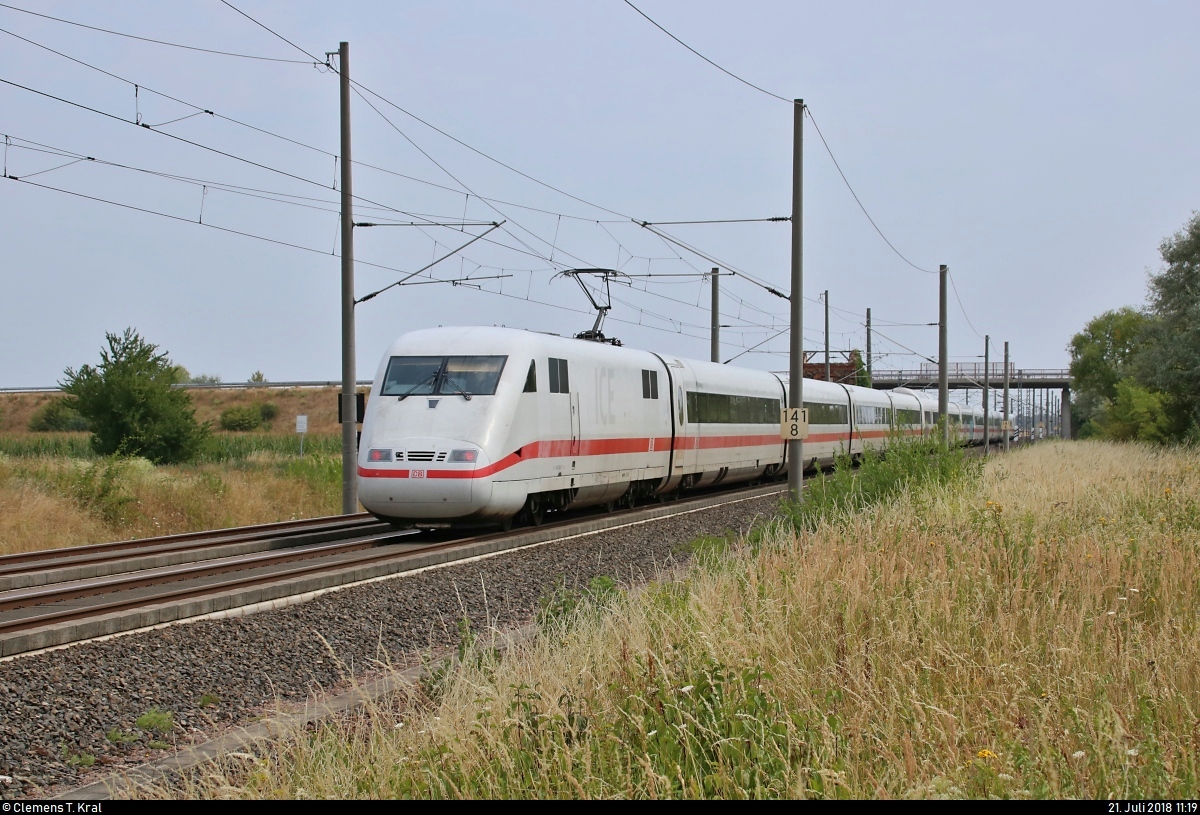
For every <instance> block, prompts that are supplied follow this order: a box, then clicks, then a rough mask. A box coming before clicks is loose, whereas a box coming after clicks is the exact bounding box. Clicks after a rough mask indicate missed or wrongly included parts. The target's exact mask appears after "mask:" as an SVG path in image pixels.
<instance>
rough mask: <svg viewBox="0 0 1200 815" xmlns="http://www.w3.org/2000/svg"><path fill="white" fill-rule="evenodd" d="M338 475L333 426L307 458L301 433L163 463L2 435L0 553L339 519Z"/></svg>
mask: <svg viewBox="0 0 1200 815" xmlns="http://www.w3.org/2000/svg"><path fill="white" fill-rule="evenodd" d="M335 418H336V416H335ZM335 427H336V425H335ZM341 478H342V462H341V436H340V434H331V433H328V432H326V433H309V434H308V435H307V437H306V439H305V444H304V458H303V459H301V458H300V457H299V442H298V439H297V437H296V435H295V434H294V433H292V434H289V435H285V434H281V433H217V434H215V435H214V437H213V438H212V439H211V440H210V442H209V445H208V447H207V448H206V452H205V454H204V456H203V457H202V458H201V460H200V461H198V462H197V463H195V464H188V465H173V466H159V467H155V466H153V465H151V464H150V463H149V462H147V461H145V460H143V459H134V460H132V461H110V460H108V459H100V458H96V457H95V456H94V455H93V454H92V452H91V449H90V447H89V446H88V434H87V433H17V434H4V435H0V554H8V553H11V552H24V551H32V550H38V549H50V548H55V547H60V546H78V545H81V544H87V543H100V542H103V541H110V540H122V539H127V538H144V537H152V536H155V535H169V534H175V533H179V532H193V531H198V530H203V529H218V528H222V527H229V526H245V525H248V524H258V523H268V522H272V521H285V520H291V519H293V518H311V517H316V516H319V515H335V514H337V513H339V512H340V511H341Z"/></svg>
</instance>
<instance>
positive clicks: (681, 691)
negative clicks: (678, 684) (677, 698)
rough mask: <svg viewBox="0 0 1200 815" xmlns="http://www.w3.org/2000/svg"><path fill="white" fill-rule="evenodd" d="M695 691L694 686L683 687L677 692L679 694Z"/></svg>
mask: <svg viewBox="0 0 1200 815" xmlns="http://www.w3.org/2000/svg"><path fill="white" fill-rule="evenodd" d="M695 689H696V686H695V685H684V686H683V687H682V688H680V689H679V692H680V693H691V692H692V691H693V690H695Z"/></svg>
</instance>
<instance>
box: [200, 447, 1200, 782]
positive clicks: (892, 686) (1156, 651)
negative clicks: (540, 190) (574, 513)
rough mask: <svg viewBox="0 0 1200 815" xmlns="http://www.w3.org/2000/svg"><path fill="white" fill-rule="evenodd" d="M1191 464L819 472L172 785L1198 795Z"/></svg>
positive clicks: (1161, 457)
mask: <svg viewBox="0 0 1200 815" xmlns="http://www.w3.org/2000/svg"><path fill="white" fill-rule="evenodd" d="M1196 464H1197V456H1196V455H1195V454H1194V453H1192V452H1189V451H1163V450H1150V449H1147V448H1143V447H1138V446H1132V445H1123V446H1114V445H1106V444H1102V443H1098V442H1083V443H1045V444H1042V445H1039V446H1036V447H1034V448H1031V449H1027V450H1023V451H1020V452H1017V453H1014V454H1013V455H1011V456H1009V457H1006V458H1000V459H993V460H991V462H990V463H989V464H988V465H987V467H986V470H985V471H984V473H983V474H982V475H977V476H972V475H971V474H970V466H969V465H961V464H958V465H952V466H951V467H950V468H949V469H948V470H946V471H944V472H942V473H940V474H934V475H935V476H937V477H934V478H929V479H926V484H925V485H924V486H920V487H916V488H912V489H909V490H907V491H904V492H902V493H901V494H899V495H893V497H890V498H887V497H885V498H883V500H877V501H876V500H872V496H871V495H870V494H863V493H862V492H861V491H860V492H859V493H858V498H851V499H849V500H845V499H844V498H843V496H845V495H846V494H847V493H846V492H845V491H843V490H841V489H840V488H838V487H837V485H836V484H833V483H831V484H830V485H829V486H830V487H832V489H830V490H828V491H827V492H826V494H825V497H824V499H823V500H821V501H811V502H810V506H819V507H820V508H817V509H812V510H808V511H807V512H808V514H807V515H806V516H804V517H800V518H793V519H791V521H776V522H774V523H773V524H772V525H770V526H769V527H768V528H766V529H765V530H763V531H761V532H760V533H759V534H757V535H755V536H753V537H752V538H751V539H750V540H740V541H730V542H728V544H725V543H722V542H720V541H708V542H707V543H706V544H705V545H704V546H702V547H700V550H699V556H698V557H696V558H695V559H694V560H693V562H692V565H691V567H690V569H689V571H688V572H687V574H686V575H684V576H682V577H681V578H676V579H666V580H664V582H661V583H658V584H654V585H651V586H649V587H648V588H646V589H644V590H640V591H636V592H631V593H628V594H625V593H620V592H616V591H615V590H613V589H611V588H608V589H607V590H601V591H598V592H596V594H595V596H594V597H593V598H592V599H591V600H587V599H585V600H584V601H583V602H582V603H581V604H580V605H579V606H578V607H577V609H576V610H575V611H574V612H573V613H570V614H568V615H566V617H561V616H560V617H557V618H555V619H551V620H548V621H546V622H544V623H543V627H542V630H541V634H540V635H539V636H537V637H535V638H534V639H532V640H527V641H522V642H519V643H517V644H515V645H513V646H512V647H511V649H510V650H509V651H508V652H507V653H506V655H505V656H504V657H503V658H496V657H495V656H494V655H493V652H492V651H491V650H490V646H491V643H490V642H489V643H476V645H475V646H474V647H471V648H468V649H467V650H466V654H467V659H465V660H464V661H463V662H461V663H460V664H459V666H458V667H457V668H456V669H455V670H454V671H452V672H451V673H450V674H449V675H448V676H446V677H444V678H442V679H441V681H440V682H439V683H437V684H435V685H429V684H427V685H426V686H425V688H424V689H423V691H416V692H414V693H413V695H412V696H410V697H408V698H396V699H394V700H390V701H388V702H387V703H385V704H382V705H379V706H376V707H374V708H372V709H370V710H367V711H365V712H363V713H362V714H361V715H358V716H356V717H352V718H349V719H343V720H340V721H336V722H330V723H327V724H326V725H324V726H322V727H319V728H318V729H317V730H316V731H315V732H310V733H300V734H293V735H292V736H290V737H286V738H283V739H281V740H280V741H278V742H275V743H272V744H268V745H264V747H263V749H262V757H260V758H257V759H251V757H249V756H248V755H246V754H238V755H235V756H232V757H228V758H225V759H223V760H222V761H221V762H219V763H218V764H216V765H214V766H211V767H209V768H207V769H206V771H205V775H204V776H203V778H201V779H200V780H199V781H196V782H194V784H195V785H194V786H192V787H190V788H189V789H188V790H187V794H189V795H192V796H206V797H252V798H257V797H335V798H344V797H392V796H415V797H460V796H465V797H526V796H530V797H559V796H561V797H574V796H579V797H610V796H611V797H629V798H634V797H681V796H682V797H740V796H750V797H775V796H788V797H896V798H898V797H945V796H949V797H960V796H961V797H986V796H1000V797H1015V798H1025V797H1073V796H1079V797H1089V798H1090V797H1101V798H1103V797H1118V798H1140V797H1152V798H1170V797H1176V796H1178V797H1183V798H1195V797H1196V796H1197V795H1198V794H1200V783H1198V779H1197V771H1198V769H1200V768H1198V766H1197V762H1198V761H1200V758H1198V757H1200V750H1198V749H1197V748H1198V747H1200V744H1198V743H1197V742H1198V741H1200V719H1198V714H1200V711H1198V710H1197V706H1198V705H1200V702H1198V701H1197V700H1200V638H1198V637H1197V630H1196V628H1197V621H1198V615H1197V612H1198V604H1197V600H1198V597H1200V560H1198V555H1200V549H1198V547H1197V543H1198V536H1197V524H1198V522H1200V504H1198V503H1197V501H1198V499H1200V473H1198V472H1197V471H1196V469H1195V467H1196ZM893 475H895V473H894V471H893V473H892V475H889V473H888V471H887V470H886V468H884V469H881V470H877V471H876V474H875V475H874V476H872V479H873V480H864V481H862V482H860V483H861V484H862V485H863V487H861V488H859V489H860V490H861V489H866V490H867V491H868V493H869V492H870V491H871V490H875V491H876V492H877V493H880V494H882V493H887V492H888V491H889V489H890V487H892V486H895V483H894V479H893V478H892V476H893ZM872 485H873V486H872ZM843 486H845V485H843ZM838 503H841V504H842V509H841V510H839V509H838V508H837V506H836V505H837V504H838ZM570 605H571V604H570V603H566V604H563V603H561V602H560V603H557V604H555V606H554V607H555V608H560V609H561V608H563V607H564V606H570ZM485 646H486V647H485Z"/></svg>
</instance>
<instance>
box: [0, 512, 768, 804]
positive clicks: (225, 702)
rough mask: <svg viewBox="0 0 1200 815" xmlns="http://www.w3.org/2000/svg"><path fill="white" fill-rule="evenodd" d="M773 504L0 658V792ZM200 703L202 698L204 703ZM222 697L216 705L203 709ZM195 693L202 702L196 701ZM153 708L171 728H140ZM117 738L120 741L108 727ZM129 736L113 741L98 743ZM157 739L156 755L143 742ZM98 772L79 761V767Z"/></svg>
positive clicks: (721, 529)
mask: <svg viewBox="0 0 1200 815" xmlns="http://www.w3.org/2000/svg"><path fill="white" fill-rule="evenodd" d="M778 504H779V496H778V495H770V496H765V497H761V498H755V499H752V500H746V501H741V502H739V503H734V504H726V505H723V506H718V507H712V508H709V509H704V510H699V511H696V512H691V513H687V514H683V515H675V516H670V517H667V518H662V519H659V520H655V521H649V522H646V523H642V524H637V525H635V526H629V527H623V528H619V529H611V530H606V531H603V532H597V533H594V534H589V535H585V536H581V537H577V538H572V539H569V540H565V541H557V542H553V543H547V544H544V545H540V546H536V547H533V548H529V549H524V550H520V551H516V552H511V553H503V554H498V555H496V556H494V557H490V558H486V559H483V560H479V561H476V562H472V563H466V564H460V565H450V566H446V567H443V568H438V569H433V570H429V571H425V572H421V573H419V574H414V575H410V576H403V575H401V576H398V577H396V578H395V579H389V580H384V581H379V582H374V583H368V584H364V585H359V586H354V587H350V588H347V589H344V590H341V591H335V592H330V593H328V594H324V595H322V596H320V597H317V598H315V599H313V600H310V601H308V602H305V603H301V604H298V605H294V606H290V607H287V608H283V609H278V610H274V611H264V612H261V613H258V614H253V615H250V616H244V617H234V618H229V619H221V620H199V621H196V622H194V623H188V624H183V625H176V626H171V627H168V628H162V629H158V630H154V631H145V632H139V633H134V634H129V635H127V636H121V637H116V638H113V639H110V640H106V641H98V642H91V643H82V644H80V645H77V646H73V647H70V648H65V649H61V650H56V651H48V652H45V653H41V654H33V655H30V656H26V657H21V658H18V659H15V660H12V661H9V662H3V663H0V776H4V777H11V779H12V780H11V781H6V780H5V779H4V778H0V799H10V798H16V797H22V796H30V795H33V796H36V795H39V794H41V793H42V791H44V790H46V789H48V788H50V787H57V788H62V787H71V786H75V785H77V784H82V783H86V782H87V781H89V780H92V779H94V778H96V777H98V775H100V774H103V773H105V772H106V771H108V772H111V771H113V770H116V769H118V767H119V766H120V765H123V764H127V763H129V762H131V761H139V760H142V759H147V758H152V757H155V756H157V755H162V751H163V750H164V749H166V748H167V746H168V745H169V744H172V743H179V744H184V743H190V742H192V741H194V740H197V739H201V738H203V736H204V735H205V734H209V733H212V732H215V731H216V730H217V729H219V728H221V727H223V726H225V725H230V724H236V723H239V722H245V721H246V720H248V719H250V718H252V717H256V716H260V715H263V714H270V713H271V712H273V711H274V710H275V709H276V707H277V702H278V703H283V704H284V705H288V704H293V703H300V702H303V701H304V700H306V699H308V698H310V696H312V695H313V694H316V693H321V692H323V691H325V690H328V689H332V688H335V687H338V686H341V685H344V682H345V680H346V677H347V673H348V672H349V673H353V674H355V675H359V674H361V673H363V672H366V671H372V670H377V669H379V668H380V667H381V666H382V665H384V664H390V665H394V666H407V665H411V664H414V662H416V661H417V660H418V659H419V658H420V655H421V654H422V653H429V652H437V651H441V650H443V649H445V648H448V647H452V646H453V645H454V644H455V643H457V641H458V624H459V621H460V620H462V619H463V618H464V617H465V618H468V619H470V620H471V622H472V626H473V627H475V628H482V627H486V626H488V625H492V626H496V627H498V628H501V629H505V628H514V627H518V626H521V625H524V624H527V623H528V622H529V621H530V620H531V619H532V618H533V616H534V614H535V612H536V611H537V609H538V601H539V600H540V599H541V598H542V597H544V596H546V595H548V594H549V593H551V592H552V591H553V590H555V589H556V588H558V587H560V586H568V587H575V586H582V585H586V584H587V582H588V581H590V580H591V579H592V578H593V577H597V576H600V575H607V576H610V577H614V578H616V579H617V580H618V581H619V582H620V583H622V584H623V585H626V586H629V585H634V584H637V583H640V582H643V581H645V580H647V579H650V578H653V577H654V576H656V575H657V574H659V573H660V572H661V571H662V570H663V569H669V568H673V567H675V566H677V565H679V564H680V563H681V561H682V560H684V559H686V557H687V555H686V554H685V553H683V554H681V553H680V549H681V547H682V546H684V545H686V544H687V543H689V542H691V541H693V540H695V539H696V538H698V537H701V536H703V535H719V534H723V533H725V532H729V531H733V532H742V531H745V530H746V529H748V528H749V526H750V525H751V523H753V522H754V521H755V520H759V519H763V518H766V517H769V516H771V515H774V514H775V512H776V510H777V507H778ZM206 697H207V698H206ZM214 699H216V700H219V701H217V702H216V703H215V704H213V700H214ZM202 700H204V701H205V702H207V703H208V705H207V706H205V707H201V705H200V703H201V701H202ZM151 708H158V709H159V710H163V711H170V712H171V713H172V714H173V721H174V728H173V730H172V731H171V732H169V733H165V734H153V733H152V732H150V731H149V729H148V728H141V729H139V728H138V727H137V726H136V721H137V719H138V717H140V716H142V715H143V714H145V713H146V712H147V711H149V710H150V709H151ZM114 731H115V732H114ZM110 732H112V733H113V734H114V736H117V735H118V734H120V735H121V736H123V737H127V738H131V739H133V740H132V741H130V742H129V743H127V744H117V743H115V742H114V741H113V740H110V738H109V737H108V736H107V735H106V734H108V733H110ZM151 739H156V740H161V741H159V742H157V744H156V746H155V747H151V746H150V740H151ZM90 758H91V759H94V764H91V766H87V765H88V764H89V759H90Z"/></svg>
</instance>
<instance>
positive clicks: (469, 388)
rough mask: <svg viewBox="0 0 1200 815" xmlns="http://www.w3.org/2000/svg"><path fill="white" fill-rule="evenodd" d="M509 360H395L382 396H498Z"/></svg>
mask: <svg viewBox="0 0 1200 815" xmlns="http://www.w3.org/2000/svg"><path fill="white" fill-rule="evenodd" d="M507 360H508V357H502V356H478V357H392V358H391V360H389V361H388V367H387V373H385V374H384V377H383V387H382V388H381V389H380V394H381V395H382V396H427V395H432V394H455V393H469V394H472V395H475V394H480V395H484V396H487V395H491V394H494V393H495V392H496V385H497V384H498V383H499V382H500V374H501V373H503V372H504V363H505V362H506V361H507Z"/></svg>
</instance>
